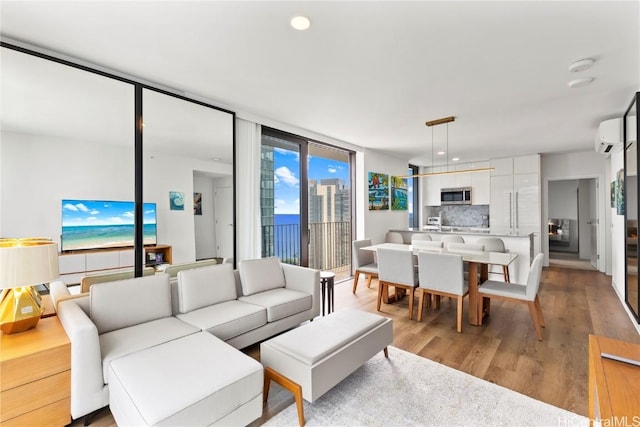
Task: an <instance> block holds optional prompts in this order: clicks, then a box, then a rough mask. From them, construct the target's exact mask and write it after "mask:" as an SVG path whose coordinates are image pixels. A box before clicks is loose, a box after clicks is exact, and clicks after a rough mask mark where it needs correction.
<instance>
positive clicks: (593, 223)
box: [589, 179, 599, 270]
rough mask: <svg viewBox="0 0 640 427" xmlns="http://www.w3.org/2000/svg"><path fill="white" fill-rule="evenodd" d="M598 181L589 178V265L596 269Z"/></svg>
mask: <svg viewBox="0 0 640 427" xmlns="http://www.w3.org/2000/svg"><path fill="white" fill-rule="evenodd" d="M597 188H598V183H597V181H596V180H595V179H590V180H589V194H590V197H589V200H590V203H589V218H590V220H589V222H590V224H589V225H590V227H589V228H590V230H591V256H590V261H591V265H592V266H593V267H594V268H595V269H596V270H598V222H599V220H598V191H597Z"/></svg>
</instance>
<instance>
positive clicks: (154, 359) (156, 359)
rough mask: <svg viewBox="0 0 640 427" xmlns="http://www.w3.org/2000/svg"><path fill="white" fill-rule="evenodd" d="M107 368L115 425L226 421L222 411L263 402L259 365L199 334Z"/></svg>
mask: <svg viewBox="0 0 640 427" xmlns="http://www.w3.org/2000/svg"><path fill="white" fill-rule="evenodd" d="M111 368H112V371H111V373H112V375H113V380H112V384H111V385H110V389H111V390H110V392H111V406H112V407H113V410H112V411H113V412H114V418H115V419H116V420H117V421H118V420H120V421H118V424H123V425H124V424H129V425H154V426H156V425H157V426H198V425H199V426H205V425H207V426H208V425H216V424H223V425H225V424H226V425H230V423H229V422H224V419H225V417H226V416H227V415H229V414H232V413H233V412H234V411H236V410H237V409H238V408H242V407H243V406H244V405H246V404H247V403H249V402H252V401H254V400H255V399H256V398H258V399H259V400H260V403H262V402H261V401H262V388H263V368H262V365H261V364H260V363H259V362H257V361H256V360H254V359H253V358H251V357H249V356H247V355H245V354H243V353H242V352H240V351H238V350H236V349H235V348H233V347H231V346H230V345H229V344H226V343H224V342H222V341H220V340H219V339H217V338H216V337H213V336H211V335H210V334H207V333H204V332H201V333H199V334H194V335H190V336H188V337H185V338H181V339H178V340H175V341H172V342H170V343H167V344H164V345H161V346H157V347H153V348H150V349H148V350H145V351H141V352H139V353H136V354H132V355H131V356H128V357H123V358H120V359H118V360H115V361H114V362H113V363H112V365H111ZM243 409H244V410H247V409H246V407H245V408H243ZM260 409H261V408H260V406H258V410H257V411H255V413H254V414H252V415H251V416H250V417H249V419H251V420H253V419H255V418H257V417H259V416H260V412H261V411H260ZM243 424H245V423H243Z"/></svg>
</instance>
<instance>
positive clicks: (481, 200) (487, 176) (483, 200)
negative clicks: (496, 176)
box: [469, 162, 491, 205]
mask: <svg viewBox="0 0 640 427" xmlns="http://www.w3.org/2000/svg"><path fill="white" fill-rule="evenodd" d="M473 166H474V167H475V168H487V167H489V162H479V163H474V164H473ZM469 175H470V176H471V188H472V191H471V202H472V204H474V205H489V204H491V173H490V172H489V171H484V172H473V173H470V174H469Z"/></svg>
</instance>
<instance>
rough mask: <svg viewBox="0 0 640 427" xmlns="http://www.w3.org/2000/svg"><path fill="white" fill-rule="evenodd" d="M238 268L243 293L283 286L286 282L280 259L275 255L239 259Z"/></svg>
mask: <svg viewBox="0 0 640 427" xmlns="http://www.w3.org/2000/svg"><path fill="white" fill-rule="evenodd" d="M238 269H239V271H240V282H241V283H242V293H243V294H244V295H252V294H255V293H258V292H262V291H268V290H269V289H276V288H284V286H285V283H286V282H285V280H284V272H283V271H282V266H281V265H280V260H279V259H278V258H276V257H271V258H263V259H252V260H247V261H241V262H240V265H239V266H238Z"/></svg>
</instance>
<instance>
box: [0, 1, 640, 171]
mask: <svg viewBox="0 0 640 427" xmlns="http://www.w3.org/2000/svg"><path fill="white" fill-rule="evenodd" d="M297 14H304V15H306V16H308V17H309V18H310V19H311V22H312V26H311V28H310V29H309V30H308V31H306V32H299V31H295V30H293V29H292V28H291V27H290V26H289V24H288V21H289V19H290V18H291V17H292V16H294V15H297ZM639 21H640V10H639V3H638V2H637V1H625V2H615V1H564V2H559V1H531V2H523V1H518V2H515V1H514V2H505V1H500V2H484V1H471V2H459V1H455V2H432V1H412V2H399V1H382V2H368V1H351V2H339V1H317V2H307V1H295V2H294V1H284V2H272V1H254V2H244V1H233V2H231V1H180V2H178V1H163V2H153V1H122V2H107V1H89V2H77V1H45V2H37V1H31V2H17V1H4V0H3V1H2V15H1V17H0V28H1V34H2V35H3V36H4V37H10V38H12V39H15V40H19V41H24V42H27V43H30V44H33V45H36V46H40V47H43V48H46V49H50V50H53V51H57V52H61V53H64V54H66V55H70V56H72V57H75V58H79V59H82V60H86V61H89V62H91V63H95V64H98V65H101V66H105V67H108V68H110V69H114V70H118V71H121V72H124V73H127V74H129V75H132V76H139V77H140V78H144V79H145V80H147V81H152V82H156V83H158V84H160V85H164V86H166V87H170V88H175V89H176V90H179V91H184V92H185V93H193V94H197V95H198V96H201V97H203V98H205V99H208V100H210V101H211V102H212V103H216V104H219V105H224V106H228V107H230V108H231V109H234V110H236V111H241V112H245V113H251V114H254V115H257V116H262V117H265V118H269V119H272V120H276V121H281V122H284V123H287V124H291V125H294V126H297V127H300V128H303V129H308V130H310V131H313V132H315V133H319V134H323V135H327V136H329V137H332V138H336V139H339V140H342V141H345V142H349V143H352V144H356V145H359V146H363V147H369V148H375V149H380V150H389V151H390V152H393V153H395V154H396V155H398V156H400V157H403V158H406V159H407V160H409V161H411V162H413V163H416V164H419V165H430V164H431V162H432V159H431V141H432V139H431V138H432V135H431V130H432V129H433V130H434V133H435V135H434V139H435V144H436V145H439V144H443V143H445V142H446V136H445V131H446V126H438V127H436V128H427V127H426V126H425V125H424V122H425V121H427V120H433V119H437V118H441V117H445V116H455V117H456V121H455V122H454V123H452V124H450V125H449V127H448V130H449V148H450V157H452V156H457V157H460V161H461V162H465V161H476V160H483V159H488V158H492V157H504V156H510V155H517V154H528V153H554V152H567V151H580V150H591V149H593V141H594V138H595V134H596V129H597V125H598V123H599V122H600V121H602V120H605V119H609V118H613V117H619V116H622V114H623V113H624V110H625V109H626V107H627V106H628V104H629V102H630V100H631V97H632V94H633V93H634V92H635V91H637V90H639V89H640V59H639V57H640V26H639ZM586 57H591V58H594V59H595V60H596V62H595V65H594V66H593V67H592V68H591V69H590V70H587V71H583V72H581V73H571V72H569V71H568V66H569V64H570V63H572V62H574V61H576V60H579V59H582V58H586ZM584 76H589V77H594V78H595V80H594V82H593V83H592V84H591V85H590V86H587V87H584V88H580V89H570V88H569V87H568V86H567V83H568V81H569V80H572V79H574V78H578V77H584ZM3 115H4V112H3ZM145 120H146V118H145ZM438 161H439V159H436V162H438Z"/></svg>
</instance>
